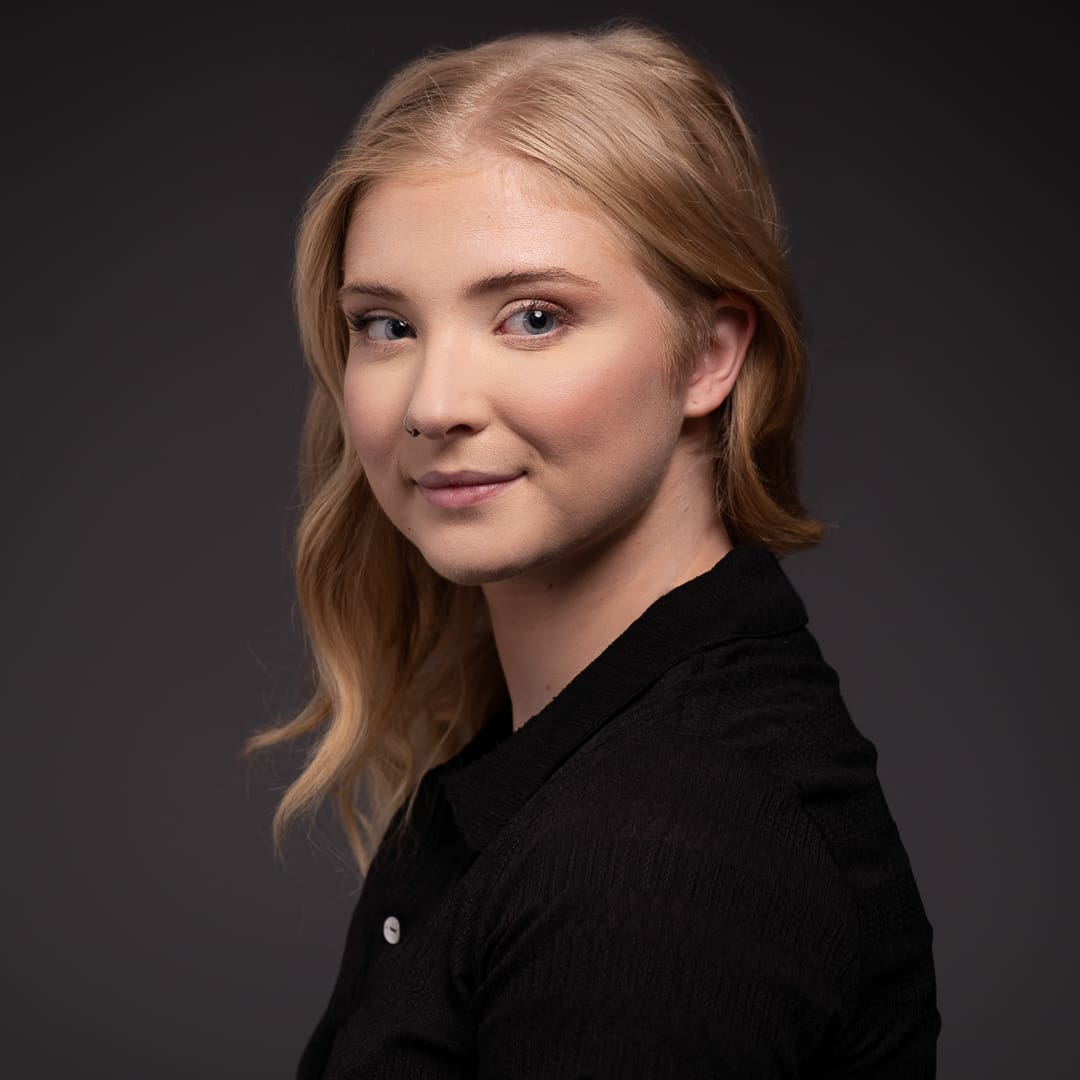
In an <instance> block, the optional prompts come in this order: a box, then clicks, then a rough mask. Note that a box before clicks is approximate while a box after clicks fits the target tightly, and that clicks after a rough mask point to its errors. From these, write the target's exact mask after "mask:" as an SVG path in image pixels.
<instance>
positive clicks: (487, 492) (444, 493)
mask: <svg viewBox="0 0 1080 1080" xmlns="http://www.w3.org/2000/svg"><path fill="white" fill-rule="evenodd" d="M524 476H525V474H524V473H523V472H519V473H503V474H494V473H480V472H452V473H439V472H429V473H424V475H423V476H421V477H419V478H417V480H416V481H415V483H416V487H417V490H418V491H419V492H420V494H421V495H423V496H424V498H425V499H427V501H428V502H429V503H431V504H432V505H433V506H442V507H457V506H473V505H475V504H476V503H479V502H485V501H486V500H487V499H492V498H494V497H495V496H496V495H501V494H502V493H503V492H504V491H506V490H507V489H508V488H511V487H513V486H514V485H515V484H516V483H517V482H518V481H519V480H521V479H522V478H523V477H524Z"/></svg>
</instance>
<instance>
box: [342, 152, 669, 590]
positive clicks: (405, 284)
mask: <svg viewBox="0 0 1080 1080" xmlns="http://www.w3.org/2000/svg"><path fill="white" fill-rule="evenodd" d="M344 282H345V284H344V287H343V289H342V291H341V305H342V309H343V311H344V312H345V315H346V318H347V319H348V321H349V324H350V348H349V356H348V363H347V365H346V371H345V382H344V396H345V407H346V414H347V423H348V429H349V435H350V437H351V439H352V442H353V445H354V446H355V448H356V451H357V453H358V455H359V458H360V462H361V464H362V466H363V469H364V472H365V474H366V475H367V478H368V481H369V483H370V484H371V487H372V490H373V492H374V494H375V497H376V498H377V499H378V501H379V503H380V505H381V506H382V508H383V510H384V511H385V512H386V514H387V516H388V517H389V518H390V520H391V521H392V522H393V523H394V525H395V526H396V527H397V528H398V529H400V530H401V532H402V533H403V534H404V535H405V536H406V537H407V538H408V539H409V540H410V541H412V543H413V544H415V545H416V547H417V548H418V549H419V550H420V552H421V553H422V554H423V555H424V557H425V559H426V560H427V561H428V563H429V564H430V565H431V566H432V568H433V569H434V570H435V571H436V572H437V573H439V574H441V575H442V576H444V577H446V578H448V579H450V580H452V581H456V582H459V583H462V584H482V583H485V582H491V581H499V580H504V579H506V578H509V577H512V576H514V575H518V574H522V573H526V572H529V571H533V570H539V569H542V570H543V572H545V573H552V572H554V571H556V569H557V564H561V563H565V562H566V560H571V562H569V563H566V567H569V566H570V565H572V561H573V560H578V559H582V558H592V557H595V556H596V554H597V553H598V552H600V551H601V550H602V547H603V545H604V544H605V543H607V542H609V541H610V540H611V539H612V538H613V537H615V536H620V537H623V538H624V539H625V537H626V535H627V533H628V531H629V532H631V533H632V532H633V530H634V529H635V528H636V527H637V526H638V525H639V524H640V523H641V522H642V521H643V519H644V518H645V516H646V515H653V516H655V515H656V514H657V512H658V511H660V510H663V511H664V513H666V520H667V521H668V522H669V523H670V525H669V527H670V528H671V529H678V528H679V517H680V513H679V498H680V495H679V492H678V491H677V490H675V489H674V488H675V486H677V485H674V482H673V480H672V477H671V475H670V474H671V471H672V470H671V463H672V458H673V452H674V449H675V446H676V443H677V440H678V438H679V434H680V430H681V427H682V421H683V415H684V413H683V400H682V396H681V395H676V394H673V393H672V391H671V390H670V389H669V388H668V386H667V384H666V383H665V378H664V374H665V349H664V346H665V339H664V336H663V331H662V328H661V323H660V311H661V307H660V301H659V299H658V297H657V295H656V294H655V292H654V291H653V289H652V287H651V286H650V285H649V283H648V282H647V280H646V279H645V278H644V276H643V275H642V274H641V272H640V271H639V270H638V269H637V267H636V266H635V265H634V263H633V262H632V261H631V258H630V256H629V254H628V252H627V251H626V249H625V246H624V244H623V243H622V241H621V240H620V238H619V237H618V236H617V234H616V233H615V232H614V231H613V230H612V229H611V227H610V226H608V225H607V224H606V223H605V222H604V221H602V220H601V219H600V218H598V217H596V216H594V215H592V214H589V213H587V212H584V211H583V210H582V209H581V208H580V206H579V207H577V208H575V207H574V206H572V205H570V203H569V202H568V201H567V200H565V199H562V200H560V198H559V196H558V193H557V191H556V190H555V189H554V188H553V187H552V186H551V185H550V182H547V181H545V180H544V178H543V177H542V175H541V174H539V173H538V172H537V171H536V170H535V169H530V168H529V167H528V166H527V165H524V164H520V163H518V162H516V161H514V160H512V159H509V158H506V157H501V156H496V155H486V156H482V157H479V158H477V159H473V161H471V162H470V163H468V164H463V165H462V166H461V167H460V168H458V169H454V170H440V171H437V172H436V171H433V170H432V171H426V172H417V173H410V174H406V175H404V176H398V177H394V178H392V179H389V180H383V181H381V182H379V183H377V184H376V185H375V186H374V187H373V188H372V189H371V190H370V191H369V192H368V194H367V195H366V196H365V198H364V199H363V201H362V202H361V203H360V205H359V207H358V208H357V211H356V213H355V214H354V216H353V218H352V220H351V222H350V224H349V228H348V233H347V237H346V244H345V254H344ZM406 414H407V415H408V419H409V426H410V427H411V428H412V429H413V430H419V432H420V435H419V436H418V437H415V438H414V437H411V436H410V435H409V434H407V433H406V431H405V428H404V426H403V419H404V417H405V416H406ZM658 500H659V501H660V502H663V503H665V505H664V506H663V507H661V506H660V505H659V503H658ZM654 535H655V529H652V530H651V531H650V536H654ZM652 542H655V540H654V541H652Z"/></svg>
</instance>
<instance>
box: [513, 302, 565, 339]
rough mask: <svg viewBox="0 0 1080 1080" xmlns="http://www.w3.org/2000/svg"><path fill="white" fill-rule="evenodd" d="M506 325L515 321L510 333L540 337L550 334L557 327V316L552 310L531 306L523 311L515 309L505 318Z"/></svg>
mask: <svg viewBox="0 0 1080 1080" xmlns="http://www.w3.org/2000/svg"><path fill="white" fill-rule="evenodd" d="M506 322H507V324H508V325H511V326H513V325H514V324H515V323H516V327H515V329H513V330H512V331H511V332H512V333H519V334H526V335H529V336H531V337H540V336H542V335H544V334H550V333H551V331H552V330H555V329H556V328H557V327H558V322H559V317H558V315H556V314H555V312H554V311H548V310H547V309H546V308H539V307H531V308H526V309H525V310H524V311H517V312H515V313H514V314H513V315H511V316H510V317H509V318H508V319H507V320H506Z"/></svg>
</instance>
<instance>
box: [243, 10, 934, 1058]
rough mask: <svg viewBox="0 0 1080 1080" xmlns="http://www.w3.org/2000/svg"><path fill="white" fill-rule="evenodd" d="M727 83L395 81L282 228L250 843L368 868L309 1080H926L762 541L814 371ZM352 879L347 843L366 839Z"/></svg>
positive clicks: (619, 62) (890, 840)
mask: <svg viewBox="0 0 1080 1080" xmlns="http://www.w3.org/2000/svg"><path fill="white" fill-rule="evenodd" d="M777 217H778V215H777V209H776V206H775V202H774V198H773V194H772V191H771V189H770V185H769V182H768V179H767V177H766V175H765V173H764V172H763V169H762V166H761V163H760V161H759V158H758V155H757V153H756V150H755V148H754V145H753V141H752V138H751V136H750V134H749V132H748V131H747V128H746V125H745V124H744V122H743V120H742V119H741V118H740V115H739V112H738V110H737V107H736V105H735V103H734V101H733V99H732V96H731V94H730V92H729V91H728V89H727V88H725V86H724V85H723V84H722V82H721V81H719V80H718V78H717V77H716V76H715V75H714V74H713V73H712V72H710V71H709V69H708V68H707V67H706V65H704V64H703V63H702V62H700V61H698V60H696V59H695V58H693V57H691V56H689V55H688V54H687V53H686V52H685V51H684V50H683V49H682V48H681V47H679V46H678V45H677V44H676V43H674V42H673V41H671V40H670V39H668V38H667V37H666V36H664V35H662V34H660V33H657V32H654V31H651V30H648V29H643V28H640V27H635V26H625V25H624V26H616V27H607V28H603V29H601V30H598V31H594V32H589V33H582V34H574V35H571V34H548V35H518V36H513V37H509V38H504V39H500V40H498V41H494V42H491V43H488V44H486V45H482V46H479V47H476V48H472V49H468V50H463V51H458V52H443V53H440V54H436V55H431V56H428V57H425V58H423V59H421V60H419V61H417V62H415V63H413V64H412V65H410V66H409V67H407V68H406V69H404V70H403V71H402V72H400V73H399V74H398V75H397V76H396V77H395V78H394V79H393V80H392V81H391V82H390V83H389V84H388V85H387V86H386V87H385V88H384V90H383V91H382V92H381V94H380V95H379V96H378V97H377V98H376V100H375V101H374V102H373V103H372V105H371V106H370V108H369V109H368V111H367V113H366V114H365V116H364V117H363V119H362V120H361V122H360V124H359V125H358V127H357V128H356V130H355V132H354V133H353V134H352V136H351V137H350V138H349V140H348V141H347V142H346V144H345V146H344V148H343V149H342V151H341V152H340V154H339V155H338V156H337V158H336V159H335V161H334V162H333V164H332V165H331V167H330V169H329V170H328V172H327V174H326V176H325V178H324V180H323V181H322V183H321V184H320V186H319V187H318V188H317V190H316V191H315V192H314V194H313V196H312V198H311V200H310V202H309V205H308V207H307V209H306V212H305V215H304V218H303V221H302V224H301V228H300V233H299V241H298V255H297V272H296V279H295V281H296V300H297V308H298V317H299V323H300V328H301V333H302V338H303V343H304V347H305V350H306V354H307V356H308V359H309V362H310V365H311V368H312V372H313V374H314V376H315V383H314V390H313V395H312V398H311V401H310V406H309V413H308V419H307V426H306V434H305V463H306V464H305V473H304V480H305V491H304V500H305V508H304V515H303V519H302V522H301V525H300V529H299V535H298V551H297V580H298V585H299V598H300V603H301V607H302V611H303V615H304V620H305V624H306V628H307V631H308V634H309V637H310V640H311V644H312V650H313V654H314V659H315V664H316V671H317V684H316V689H315V694H314V697H313V699H312V700H311V702H310V703H309V704H308V706H307V708H306V709H304V711H303V712H302V713H301V715H299V716H298V717H297V718H296V719H295V720H293V721H292V722H291V723H289V724H287V725H285V726H284V727H282V728H280V729H278V730H272V731H269V732H264V733H262V734H260V735H259V736H257V737H256V738H254V739H253V740H252V741H251V744H250V745H251V746H252V747H253V748H255V747H264V746H271V745H274V744H276V743H279V742H281V741H283V740H292V739H297V738H300V737H302V736H307V737H311V742H310V752H309V757H308V760H307V764H306V768H305V769H304V771H303V772H302V774H301V775H300V777H299V778H298V779H297V780H296V781H295V783H294V784H293V786H292V787H291V788H290V789H289V791H288V792H287V793H286V795H285V797H284V798H283V800H282V802H281V805H280V807H279V810H278V812H277V815H276V818H275V837H276V839H278V840H280V837H281V834H282V831H283V829H284V828H285V826H286V825H287V824H288V823H289V822H290V821H291V820H293V819H294V818H295V817H296V816H297V815H299V814H301V813H302V812H310V811H312V810H313V809H314V808H315V807H317V806H318V804H319V803H320V802H321V800H322V799H323V798H324V797H325V796H327V795H328V794H331V793H332V794H333V795H334V796H335V798H336V801H337V805H338V808H339V811H340V813H341V818H342V821H343V825H344V828H345V830H346V832H347V834H348V836H349V838H350V841H351V843H352V845H353V849H354V852H355V855H356V858H357V862H358V864H359V867H360V869H361V871H362V872H363V873H364V874H365V879H364V883H363V888H362V891H361V894H360V897H359V901H358V903H357V905H356V910H355V914H354V917H353V920H352V924H351V926H350V929H349V933H348V937H347V941H346V945H345V953H344V958H343V960H342V964H341V970H340V973H339V977H338V979H337V983H336V985H335V987H334V990H333V994H332V996H331V999H330V1001H329V1004H328V1006H327V1008H326V1010H325V1012H324V1014H323V1016H322V1019H321V1020H320V1022H319V1024H318V1026H317V1028H316V1030H315V1031H314V1032H313V1034H312V1036H311V1038H310V1040H309V1042H308V1044H307V1046H306V1048H305V1050H304V1053H303V1056H302V1061H301V1063H300V1068H299V1073H298V1075H299V1076H300V1077H304V1078H308V1077H311V1078H314V1077H342V1078H343V1077H360V1076H364V1077H368V1076H377V1077H458V1076H474V1075H477V1074H479V1075H481V1076H490V1077H509V1078H517V1077H532V1076H536V1077H585V1076H597V1077H601V1076H602V1077H631V1076H633V1077H639V1076H640V1077H650V1078H652V1077H663V1076H670V1077H692V1076H693V1077H697V1076H701V1077H705V1076H710V1077H712V1076H716V1077H720V1076H723V1077H739V1078H744V1077H745V1078H750V1077H754V1078H760V1077H781V1076H782V1077H794V1076H799V1077H828V1076H840V1075H844V1076H859V1077H860V1078H865V1077H886V1076H889V1077H899V1076H901V1075H903V1076H904V1077H909V1078H910V1077H916V1076H918V1077H929V1076H933V1075H934V1060H935V1043H936V1037H937V1034H938V1029H939V1025H940V1020H939V1016H938V1013H937V1009H936V1006H935V985H934V970H933V963H932V956H931V936H932V933H931V927H930V925H929V923H928V922H927V919H926V915H925V913H924V910H923V907H922V904H921V901H920V899H919V894H918V890H917V888H916V885H915V882H914V879H913V877H912V874H911V869H910V866H909V863H908V860H907V857H906V855H905V852H904V849H903V847H902V845H901V842H900V839H899V836H898V833H897V831H896V827H895V825H894V823H893V820H892V818H891V816H890V813H889V810H888V808H887V806H886V803H885V801H884V798H883V795H882V792H881V788H880V786H879V784H878V781H877V777H876V774H875V760H876V754H875V750H874V747H873V746H872V744H870V743H869V742H868V741H867V740H866V739H865V738H863V737H862V736H861V735H860V734H859V733H858V732H857V730H856V729H855V727H854V726H853V724H852V721H851V719H850V718H849V716H848V714H847V711H846V709H845V707H844V704H843V701H842V699H841V696H840V693H839V689H838V684H837V678H836V675H835V673H834V671H833V670H832V669H831V668H830V667H829V666H828V665H827V664H826V663H825V661H824V660H823V659H822V656H821V653H820V652H819V650H818V647H817V645H816V643H815V641H814V639H813V637H812V636H811V634H810V633H809V631H808V630H807V627H806V622H807V616H806V612H805V609H804V607H803V605H802V602H801V600H800V598H799V596H798V595H797V593H796V592H795V590H794V589H793V587H792V585H791V584H790V582H789V581H788V579H787V577H786V575H785V574H784V572H783V571H782V569H781V568H780V564H779V562H778V558H777V557H778V556H781V555H785V554H788V553H791V552H795V551H799V550H802V549H806V548H808V547H811V546H812V545H814V544H815V543H817V542H819V541H820V539H821V537H822V535H823V531H824V526H823V525H822V523H820V522H818V521H815V520H814V519H813V518H811V517H810V516H809V515H808V514H807V513H806V511H805V510H804V508H803V506H802V505H801V503H800V500H799V497H798V493H797V485H796V453H795V451H796V435H797V425H798V422H799V416H800V411H801V406H802V399H803V393H804V380H805V349H804V344H803V340H802V337H801V334H800V329H799V322H798V316H797V309H796V300H795V296H794V290H793V285H792V280H791V276H790V273H789V270H788V268H787V266H786V263H785V260H784V256H783V253H782V250H781V246H780V242H781V241H780V234H779V230H778V226H777ZM372 852H374V853H375V854H374V858H373V859H372V858H371V853H372Z"/></svg>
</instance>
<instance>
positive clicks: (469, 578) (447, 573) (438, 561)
mask: <svg viewBox="0 0 1080 1080" xmlns="http://www.w3.org/2000/svg"><path fill="white" fill-rule="evenodd" d="M420 554H421V555H423V557H424V561H425V562H426V563H427V564H428V566H430V567H431V569H432V570H434V571H435V573H436V574H438V575H439V577H443V578H446V580H447V581H452V582H453V583H454V584H455V585H488V584H490V583H491V582H493V581H505V580H506V579H507V578H512V577H515V576H516V575H518V574H520V573H522V572H523V571H525V570H528V569H529V568H530V567H531V566H532V565H534V562H535V560H529V559H522V558H520V557H519V558H517V559H513V558H509V557H499V556H498V555H495V554H492V555H491V556H489V557H486V558H485V557H484V555H483V554H482V553H480V552H476V551H467V552H466V551H462V552H448V551H424V550H423V548H421V549H420Z"/></svg>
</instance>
